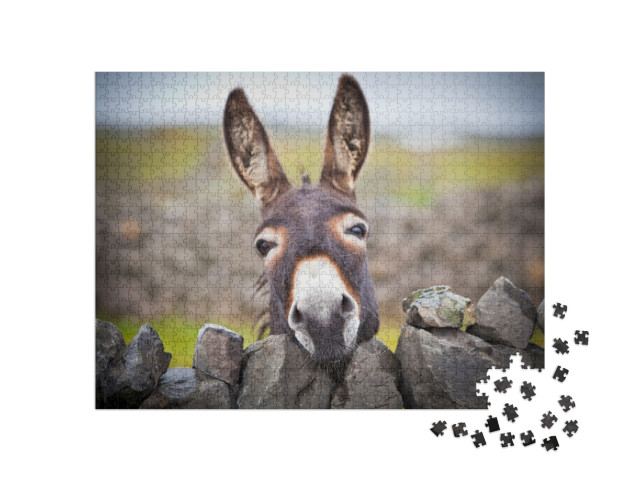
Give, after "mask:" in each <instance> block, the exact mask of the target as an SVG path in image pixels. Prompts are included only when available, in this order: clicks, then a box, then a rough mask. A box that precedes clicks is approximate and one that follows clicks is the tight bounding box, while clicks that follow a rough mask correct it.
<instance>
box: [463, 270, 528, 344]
mask: <svg viewBox="0 0 640 481" xmlns="http://www.w3.org/2000/svg"><path fill="white" fill-rule="evenodd" d="M535 322H536V307H535V305H534V304H533V301H532V300H531V298H529V296H528V295H527V293H526V292H524V291H523V290H521V289H518V288H517V287H516V286H514V285H513V283H512V282H511V281H510V280H509V279H507V278H506V277H500V278H499V279H498V280H496V281H495V282H494V283H493V285H492V286H491V287H490V288H489V290H488V291H487V292H485V293H484V295H483V296H482V297H481V298H480V300H479V301H478V304H477V306H476V322H475V324H474V325H473V326H471V327H469V328H468V329H467V332H468V333H469V334H473V335H474V336H478V337H480V338H482V339H484V340H485V341H489V342H491V343H500V344H504V345H506V346H512V347H516V348H518V349H526V347H527V345H528V344H529V340H530V339H531V335H532V334H533V329H534V327H535Z"/></svg>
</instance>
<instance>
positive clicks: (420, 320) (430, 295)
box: [402, 286, 471, 329]
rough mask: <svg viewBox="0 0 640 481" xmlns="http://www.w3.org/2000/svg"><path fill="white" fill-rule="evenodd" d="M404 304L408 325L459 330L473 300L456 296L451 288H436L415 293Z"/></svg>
mask: <svg viewBox="0 0 640 481" xmlns="http://www.w3.org/2000/svg"><path fill="white" fill-rule="evenodd" d="M402 302H403V307H405V306H406V307H407V309H406V312H407V315H406V316H407V317H406V319H407V324H409V325H411V326H414V327H419V328H421V329H429V328H432V327H455V328H459V327H462V325H463V320H464V315H465V310H466V308H467V306H468V305H469V304H471V299H467V298H466V297H462V296H460V295H458V294H456V293H455V292H453V290H452V289H451V287H449V286H434V287H430V288H428V289H422V290H419V291H415V292H413V293H412V294H411V296H409V297H408V298H406V299H404V300H403V301H402ZM407 304H408V306H407Z"/></svg>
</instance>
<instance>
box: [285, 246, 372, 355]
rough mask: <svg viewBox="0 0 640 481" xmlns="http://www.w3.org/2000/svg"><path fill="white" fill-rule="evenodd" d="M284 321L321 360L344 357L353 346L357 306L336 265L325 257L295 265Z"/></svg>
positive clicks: (357, 312) (357, 323)
mask: <svg viewBox="0 0 640 481" xmlns="http://www.w3.org/2000/svg"><path fill="white" fill-rule="evenodd" d="M293 277H294V280H293V286H292V289H293V302H292V303H291V307H290V308H289V315H288V318H287V322H288V324H289V327H290V328H291V329H292V330H293V332H294V335H295V337H296V339H298V341H299V342H300V344H301V345H302V346H303V347H304V348H305V349H306V350H307V351H309V353H310V354H311V355H312V356H313V357H314V358H317V359H320V360H333V359H338V358H341V357H344V356H345V355H346V354H347V353H348V352H349V351H350V350H351V349H352V348H353V347H354V346H355V343H356V337H357V334H358V328H359V326H360V315H359V310H360V309H359V306H358V303H357V302H356V300H355V299H354V298H353V296H352V295H351V294H349V292H348V289H347V286H346V284H345V282H344V280H343V277H342V276H341V274H340V271H339V269H338V268H337V266H336V265H335V264H334V263H333V262H332V261H331V260H330V259H329V258H328V257H325V256H320V257H313V258H308V259H303V260H302V261H300V262H299V263H298V265H297V266H296V270H295V273H294V276H293Z"/></svg>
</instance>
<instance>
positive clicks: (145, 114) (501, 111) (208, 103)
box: [96, 73, 544, 147]
mask: <svg viewBox="0 0 640 481" xmlns="http://www.w3.org/2000/svg"><path fill="white" fill-rule="evenodd" d="M339 76H340V74H339V73H256V74H254V73H98V74H96V122H97V124H98V126H119V127H126V126H131V127H135V126H163V125H219V124H220V122H221V120H222V110H223V108H224V103H225V100H226V97H227V95H228V93H229V91H230V90H231V89H232V88H234V87H237V86H241V87H243V88H244V89H245V92H246V93H247V96H248V97H249V101H250V102H251V103H252V105H253V107H254V109H255V110H256V112H257V113H258V115H259V117H260V118H261V119H262V121H263V123H264V124H265V125H266V126H267V127H268V128H269V129H270V130H272V131H281V130H283V129H288V128H290V126H293V128H303V129H312V130H319V129H321V128H323V127H324V126H325V124H326V122H327V120H328V116H329V112H330V110H331V103H332V101H333V96H334V94H335V89H336V87H337V83H338V78H339ZM354 76H355V77H356V79H357V80H358V81H359V82H360V85H361V86H362V89H363V91H364V93H365V96H366V98H367V101H368V104H369V109H370V116H371V122H372V127H373V132H374V134H376V133H378V134H390V135H394V136H398V137H399V138H401V139H402V141H403V142H404V143H405V144H407V145H409V146H415V147H421V146H424V145H425V144H432V140H433V139H434V138H442V137H446V138H455V137H460V136H466V135H482V136H498V137H531V136H542V135H543V134H544V73H356V74H354Z"/></svg>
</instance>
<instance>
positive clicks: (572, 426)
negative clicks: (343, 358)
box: [562, 420, 578, 437]
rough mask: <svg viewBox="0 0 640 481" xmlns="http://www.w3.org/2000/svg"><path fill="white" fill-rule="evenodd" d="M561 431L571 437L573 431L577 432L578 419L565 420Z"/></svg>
mask: <svg viewBox="0 0 640 481" xmlns="http://www.w3.org/2000/svg"><path fill="white" fill-rule="evenodd" d="M562 431H564V432H565V433H567V436H569V437H572V436H573V435H574V434H575V433H577V432H578V421H575V420H574V421H566V422H565V423H564V428H562Z"/></svg>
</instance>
